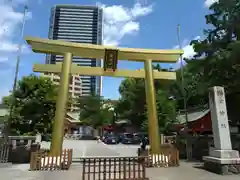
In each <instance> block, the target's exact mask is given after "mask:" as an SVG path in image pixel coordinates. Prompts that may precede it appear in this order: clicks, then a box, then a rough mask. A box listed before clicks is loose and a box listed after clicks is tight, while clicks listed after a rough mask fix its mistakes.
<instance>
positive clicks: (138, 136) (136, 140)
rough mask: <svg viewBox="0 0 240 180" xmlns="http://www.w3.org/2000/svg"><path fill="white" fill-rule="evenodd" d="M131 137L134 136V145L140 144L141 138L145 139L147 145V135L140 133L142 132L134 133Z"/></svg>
mask: <svg viewBox="0 0 240 180" xmlns="http://www.w3.org/2000/svg"><path fill="white" fill-rule="evenodd" d="M133 136H134V143H135V144H140V143H141V141H142V138H146V140H147V144H149V138H148V134H147V133H142V132H139V133H134V134H133Z"/></svg>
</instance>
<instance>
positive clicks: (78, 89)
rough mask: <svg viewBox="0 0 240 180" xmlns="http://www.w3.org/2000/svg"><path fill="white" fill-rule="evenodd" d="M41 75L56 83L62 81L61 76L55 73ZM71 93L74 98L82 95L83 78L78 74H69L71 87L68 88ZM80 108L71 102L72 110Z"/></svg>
mask: <svg viewBox="0 0 240 180" xmlns="http://www.w3.org/2000/svg"><path fill="white" fill-rule="evenodd" d="M40 76H41V77H45V78H49V79H50V80H51V81H52V82H53V83H54V84H55V85H59V83H60V76H59V75H57V74H54V73H49V74H46V73H45V74H44V73H41V74H40ZM68 90H69V91H68V92H69V95H70V96H71V97H72V98H73V99H76V98H78V97H79V96H82V82H81V79H80V77H79V76H78V75H71V76H69V88H68ZM77 109H78V108H77V107H76V106H75V105H74V104H71V105H70V106H69V109H68V110H70V111H74V110H77Z"/></svg>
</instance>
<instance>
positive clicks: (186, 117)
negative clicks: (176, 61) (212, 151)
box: [177, 24, 190, 160]
mask: <svg viewBox="0 0 240 180" xmlns="http://www.w3.org/2000/svg"><path fill="white" fill-rule="evenodd" d="M177 37H178V44H179V49H180V50H182V45H181V40H180V25H179V24H178V25H177ZM180 64H181V68H180V70H181V85H182V93H183V103H184V114H185V120H186V122H185V128H184V129H185V135H186V155H187V160H190V157H189V153H188V145H189V138H188V112H187V98H186V95H187V92H186V90H185V88H184V68H183V65H184V64H183V56H182V54H181V55H180Z"/></svg>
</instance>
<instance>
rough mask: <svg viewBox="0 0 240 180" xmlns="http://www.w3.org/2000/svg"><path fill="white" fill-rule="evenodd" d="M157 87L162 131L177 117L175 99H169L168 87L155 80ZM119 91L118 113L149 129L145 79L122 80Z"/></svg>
mask: <svg viewBox="0 0 240 180" xmlns="http://www.w3.org/2000/svg"><path fill="white" fill-rule="evenodd" d="M154 69H157V70H161V68H160V66H159V65H157V66H154ZM154 85H155V89H156V92H157V93H156V100H157V110H158V120H159V125H160V126H161V127H163V128H161V131H165V128H166V127H167V126H166V125H167V124H168V122H169V123H170V122H173V121H174V120H175V119H176V117H175V116H176V113H175V109H176V108H175V105H176V103H174V101H172V100H170V99H169V94H168V91H167V88H164V86H163V84H161V82H160V81H158V80H155V82H154ZM119 92H120V95H121V98H120V100H119V102H118V105H117V110H118V113H119V114H121V116H122V117H124V118H126V119H128V120H130V122H131V124H132V125H133V126H135V127H138V128H142V129H143V130H144V131H147V106H146V92H145V81H144V79H134V78H127V79H125V80H123V81H122V83H121V85H120V87H119Z"/></svg>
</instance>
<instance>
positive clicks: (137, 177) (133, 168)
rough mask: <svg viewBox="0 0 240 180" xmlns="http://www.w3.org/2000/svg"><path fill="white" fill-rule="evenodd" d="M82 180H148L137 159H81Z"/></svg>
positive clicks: (144, 169)
mask: <svg viewBox="0 0 240 180" xmlns="http://www.w3.org/2000/svg"><path fill="white" fill-rule="evenodd" d="M82 180H148V178H147V177H146V167H145V166H144V163H140V162H139V157H92V158H83V173H82Z"/></svg>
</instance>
